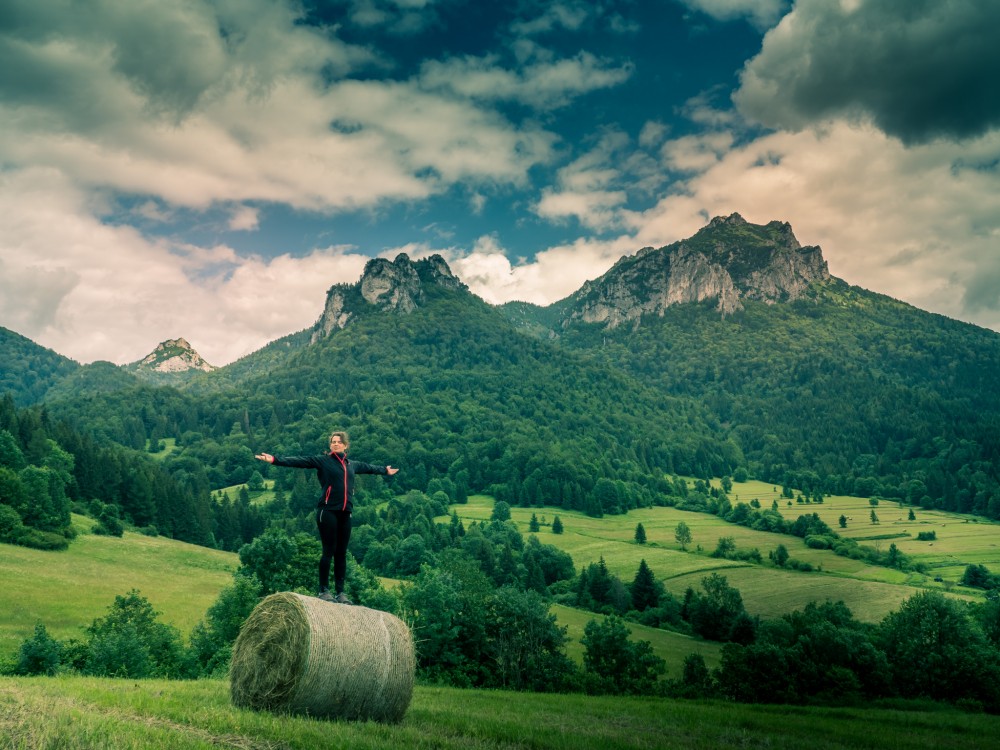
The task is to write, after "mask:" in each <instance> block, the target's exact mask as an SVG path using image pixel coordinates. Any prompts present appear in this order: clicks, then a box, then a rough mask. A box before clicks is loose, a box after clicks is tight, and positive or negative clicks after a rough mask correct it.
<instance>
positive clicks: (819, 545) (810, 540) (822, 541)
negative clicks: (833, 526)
mask: <svg viewBox="0 0 1000 750" xmlns="http://www.w3.org/2000/svg"><path fill="white" fill-rule="evenodd" d="M805 542H806V546H807V547H809V548H810V549H831V548H832V547H833V543H832V540H831V539H830V537H828V536H821V535H819V534H809V535H808V536H806V538H805Z"/></svg>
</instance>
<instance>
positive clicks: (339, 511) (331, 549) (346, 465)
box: [255, 431, 399, 604]
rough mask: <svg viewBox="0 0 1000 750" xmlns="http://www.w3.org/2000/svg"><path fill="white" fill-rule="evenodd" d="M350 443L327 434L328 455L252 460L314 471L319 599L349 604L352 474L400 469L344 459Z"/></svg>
mask: <svg viewBox="0 0 1000 750" xmlns="http://www.w3.org/2000/svg"><path fill="white" fill-rule="evenodd" d="M349 447H350V443H349V442H348V439H347V433H346V432H340V431H337V432H334V433H333V434H331V435H330V452H329V453H327V454H324V455H320V456H272V455H271V454H270V453H260V454H258V455H257V456H255V458H257V459H258V460H260V461H267V463H269V464H274V465H275V466H290V467H292V468H296V469H315V470H316V476H317V477H319V483H320V485H321V486H322V487H323V494H322V495H321V496H320V499H319V503H317V505H316V526H317V527H318V528H319V538H320V541H321V542H322V543H323V556H322V557H320V559H319V598H320V599H323V600H325V601H328V602H340V603H341V604H351V603H352V602H351V600H350V599H348V598H347V596H346V595H345V594H344V579H345V578H346V577H347V543H348V542H349V541H350V540H351V511H352V510H354V504H353V503H352V502H351V497H352V496H353V495H354V475H355V474H382V475H388V476H392V475H393V474H395V473H396V472H397V471H399V469H394V468H393V467H391V466H376V465H373V464H366V463H362V462H361V461H353V460H351V459H349V458H348V457H347V449H348V448H349ZM331 560H332V561H333V581H334V586H335V587H336V588H335V590H336V593H337V595H336V597H334V596H333V595H331V594H330V562H331Z"/></svg>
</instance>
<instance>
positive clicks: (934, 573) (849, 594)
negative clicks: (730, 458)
mask: <svg viewBox="0 0 1000 750" xmlns="http://www.w3.org/2000/svg"><path fill="white" fill-rule="evenodd" d="M730 496H731V497H732V499H733V501H734V502H737V501H743V502H750V500H752V499H754V498H757V499H759V500H760V503H761V506H762V507H765V508H769V507H771V503H772V501H773V500H774V499H776V498H778V500H779V502H778V508H779V510H780V511H781V512H782V515H783V516H785V517H786V518H790V519H795V518H797V517H798V516H800V515H802V514H803V513H813V512H815V513H818V514H819V515H820V517H821V518H823V520H824V521H825V522H826V523H827V524H828V525H829V526H830V527H831V528H833V529H834V530H835V531H837V532H838V533H841V532H843V535H844V536H850V537H852V538H855V539H857V541H858V542H859V543H860V544H863V545H867V546H872V547H881V548H882V549H883V550H884V549H887V548H888V546H889V544H891V543H895V544H896V545H897V546H898V547H899V548H900V550H902V551H903V552H905V553H906V554H908V555H911V556H912V557H913V559H914V560H915V561H918V562H923V563H926V564H927V565H928V566H929V568H930V571H929V573H928V574H921V573H915V572H910V573H904V572H902V571H899V570H895V569H891V568H885V567H881V566H874V565H869V564H867V563H865V562H863V561H859V560H851V559H849V558H846V557H839V556H837V555H835V554H834V553H833V552H832V551H830V550H817V549H811V548H809V547H807V546H806V544H805V542H804V541H803V540H802V539H799V538H798V537H794V536H789V535H785V534H773V533H770V532H762V531H755V530H753V529H749V528H746V527H743V526H737V525H735V524H731V523H727V522H726V521H724V520H722V519H720V518H718V517H716V516H713V515H710V514H707V513H695V512H691V511H683V510H677V509H676V508H661V507H656V508H642V509H639V510H633V511H630V512H629V513H628V514H626V515H623V516H605V517H604V518H591V517H589V516H586V515H584V514H583V513H579V512H575V511H566V510H562V509H559V508H551V507H546V508H520V507H512V508H511V519H512V520H513V521H514V522H515V523H517V525H518V528H519V529H520V530H521V531H522V533H525V534H527V533H529V532H528V523H529V521H530V519H531V515H532V514H533V513H534V514H535V515H536V517H537V518H538V520H539V521H540V522H541V523H542V527H541V529H540V531H539V532H538V537H539V540H540V541H542V542H544V543H546V544H551V545H553V546H555V547H558V548H559V549H561V550H564V551H565V552H567V553H568V554H569V555H570V556H571V557H572V558H573V562H574V563H575V565H576V566H577V569H578V570H579V568H580V567H582V566H585V565H588V564H589V563H591V562H597V561H598V560H599V559H600V558H601V557H603V558H604V561H605V563H606V564H607V566H608V569H609V570H610V571H611V572H612V573H614V574H615V575H617V576H618V577H619V578H621V579H622V580H623V581H624V582H626V583H629V582H631V580H632V578H633V577H634V576H635V572H636V570H637V568H638V566H639V562H640V560H642V559H645V560H646V563H647V564H648V565H649V567H650V568H651V569H652V571H653V573H654V574H655V575H656V577H657V579H659V580H661V581H663V583H664V585H665V587H666V588H667V590H668V591H670V592H671V593H672V594H674V595H676V596H681V595H683V593H684V591H685V590H686V589H687V588H688V587H689V586H692V587H694V588H697V587H698V586H699V584H700V581H701V579H702V578H704V577H705V576H707V575H709V574H710V573H712V572H718V573H720V574H722V575H724V576H726V578H727V579H728V581H729V583H730V584H731V585H733V586H735V587H736V588H738V589H739V590H740V593H741V594H742V595H743V600H744V603H745V605H746V608H747V610H748V611H749V612H750V613H751V614H755V615H760V616H762V617H765V618H774V617H778V616H780V615H782V614H784V613H785V612H789V611H792V610H794V609H801V608H802V607H804V606H805V605H806V604H808V603H809V602H810V601H824V600H826V599H830V600H832V601H838V600H842V601H843V602H844V603H845V604H847V606H848V607H850V608H851V611H852V612H853V613H854V615H855V616H856V617H857V618H858V619H861V620H866V621H870V622H875V621H878V620H881V619H882V618H883V617H885V615H887V614H888V613H889V612H891V611H893V610H896V609H898V608H899V605H900V604H901V603H902V602H903V601H905V600H906V599H907V598H909V597H910V596H912V595H913V594H914V593H916V592H917V591H920V590H925V589H937V590H941V591H944V592H946V593H949V595H951V596H956V597H959V598H964V599H977V598H981V596H982V593H981V592H977V591H976V590H973V589H968V588H965V587H959V586H957V585H956V584H957V583H958V580H959V579H960V578H961V576H962V573H963V572H964V570H965V566H966V565H969V564H971V563H975V564H983V565H986V566H987V567H988V568H990V569H991V570H995V569H997V568H998V567H1000V524H994V523H989V522H986V521H983V520H979V521H978V522H977V521H976V520H974V519H970V518H969V517H965V516H960V515H958V514H954V513H945V512H940V511H923V510H920V509H916V510H915V514H916V521H910V522H908V523H907V524H902V525H901V526H900V527H899V528H898V529H894V527H893V524H896V523H899V517H900V516H901V517H902V518H903V519H904V520H905V519H906V518H907V515H908V512H909V509H908V508H900V507H899V506H898V504H896V503H891V504H890V503H886V502H885V501H883V502H882V503H881V504H880V505H879V506H878V507H877V508H876V509H875V510H876V513H877V514H878V513H879V512H880V511H881V514H880V515H879V520H880V523H878V524H872V523H871V522H870V512H871V506H870V505H869V503H868V500H866V499H862V498H852V497H829V498H826V499H825V501H824V502H823V503H809V504H805V503H802V504H800V503H797V502H795V501H794V500H793V501H792V505H791V506H788V505H787V500H785V501H784V503H783V502H782V501H781V500H782V499H781V498H780V488H779V489H774V488H773V487H772V486H771V485H765V484H764V483H762V482H746V483H741V484H735V485H734V486H733V491H732V493H731V495H730ZM737 496H738V498H739V500H737ZM452 510H454V511H456V512H457V513H458V514H459V517H460V518H462V519H463V520H465V521H466V522H468V521H471V520H486V519H488V518H489V517H490V515H491V513H492V512H493V499H492V498H490V497H488V496H485V495H474V496H472V497H470V498H469V502H468V504H465V505H454V506H452ZM557 514H558V515H559V518H560V520H561V521H562V524H563V527H564V531H563V533H562V534H553V533H552V531H551V523H552V519H553V518H554V517H555V515H557ZM842 514H843V515H845V516H846V517H847V518H848V519H851V518H854V519H855V520H854V521H851V520H848V527H847V529H841V528H840V526H839V524H838V519H839V517H840V516H841V515H842ZM883 518H884V520H883ZM442 520H443V519H442ZM862 520H863V521H864V523H861V521H862ZM681 521H683V522H684V523H686V524H687V525H688V527H689V528H690V529H691V536H692V541H691V544H690V545H688V547H687V550H686V551H685V550H682V549H681V548H680V545H679V544H678V543H677V541H676V539H675V538H674V530H675V529H676V527H677V524H678V523H680V522H681ZM639 523H642V525H643V528H644V529H645V532H646V540H647V541H646V544H642V545H640V544H636V542H635V528H636V525H637V524H639ZM903 526H905V529H904V528H903ZM852 527H853V528H852ZM919 531H934V532H935V533H936V536H937V540H935V541H934V542H923V541H918V540H917V533H918V532H919ZM848 532H850V533H848ZM904 532H905V533H904ZM887 534H893V535H894V537H893V538H892V539H884V538H879V539H872V538H871V537H873V536H877V537H882V536H884V535H887ZM896 534H898V535H899V536H895V535H896ZM723 536H729V537H733V539H734V540H735V542H736V546H737V549H740V550H750V549H754V548H756V549H758V550H759V551H760V553H761V555H762V556H763V557H764V559H765V561H766V559H767V555H768V553H769V552H770V551H772V550H773V549H775V548H776V547H777V546H778V545H779V544H783V545H785V547H786V548H787V549H788V551H789V553H790V555H791V556H792V557H793V558H795V559H799V560H803V561H805V562H809V563H811V564H812V565H813V566H814V567H816V568H817V570H816V571H813V572H810V573H804V572H798V571H794V570H785V569H780V568H775V567H773V566H769V565H754V564H749V563H745V562H739V561H734V560H725V559H717V558H713V557H711V556H710V553H711V552H712V551H713V550H714V549H715V547H716V544H717V543H718V540H719V538H720V537H723ZM935 577H941V578H942V580H941V581H935V580H934V578H935Z"/></svg>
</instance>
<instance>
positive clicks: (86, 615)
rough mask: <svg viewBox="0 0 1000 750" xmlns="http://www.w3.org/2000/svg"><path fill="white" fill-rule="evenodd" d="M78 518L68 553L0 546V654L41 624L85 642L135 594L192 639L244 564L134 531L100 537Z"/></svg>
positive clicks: (10, 650) (227, 554)
mask: <svg viewBox="0 0 1000 750" xmlns="http://www.w3.org/2000/svg"><path fill="white" fill-rule="evenodd" d="M73 520H74V525H75V526H76V528H77V530H78V531H79V532H80V535H79V536H78V537H77V538H76V540H74V542H73V543H72V544H71V545H70V547H69V549H68V550H66V551H63V552H47V551H41V550H34V549H27V548H24V547H15V546H12V545H8V544H0V580H2V581H3V586H0V655H4V656H6V655H9V654H11V653H14V652H15V651H16V650H17V648H18V646H19V645H20V643H21V642H22V641H23V640H24V639H25V638H27V637H28V636H30V635H31V633H32V630H33V629H34V627H35V625H36V624H37V623H39V622H40V623H42V624H44V625H45V627H46V628H47V629H48V630H49V632H50V633H51V634H52V636H53V637H56V638H60V639H65V638H80V637H81V636H82V631H81V629H82V628H84V627H86V626H88V625H90V624H91V622H92V621H93V620H94V618H97V617H102V616H104V615H105V613H106V610H107V608H108V606H109V605H110V604H111V603H112V602H113V601H114V599H115V597H116V596H118V595H121V594H125V593H127V592H128V591H130V590H132V589H138V590H139V592H140V593H141V594H142V595H143V596H144V597H145V598H146V599H148V600H149V602H150V603H151V604H152V605H153V607H154V609H156V610H157V611H159V612H160V613H161V614H162V620H163V621H164V622H166V623H168V624H170V625H174V626H175V627H177V628H178V629H179V630H180V632H181V634H182V635H183V636H184V637H185V638H186V637H187V635H188V634H189V633H190V631H191V628H192V627H194V625H195V623H197V622H198V621H199V620H201V619H202V618H203V617H204V616H205V612H206V610H207V609H208V608H209V606H211V604H212V602H214V601H215V599H216V597H217V596H218V595H219V592H220V591H221V590H222V588H223V587H225V586H227V585H229V583H231V581H232V571H233V570H235V569H236V567H237V566H238V565H239V560H238V559H237V558H236V555H234V554H232V553H230V552H220V551H217V550H211V549H207V548H205V547H199V546H197V545H193V544H186V543H184V542H178V541H174V540H172V539H166V538H164V537H147V536H143V535H141V534H135V533H132V532H125V535H124V537H122V538H117V537H110V536H95V535H93V534H90V533H89V529H90V528H91V526H92V525H93V521H91V520H90V519H87V518H84V517H83V516H74V519H73Z"/></svg>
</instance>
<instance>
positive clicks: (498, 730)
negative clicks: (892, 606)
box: [0, 677, 1000, 750]
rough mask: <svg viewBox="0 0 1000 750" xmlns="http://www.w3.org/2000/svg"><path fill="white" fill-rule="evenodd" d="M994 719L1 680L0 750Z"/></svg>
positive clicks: (945, 735) (967, 733)
mask: <svg viewBox="0 0 1000 750" xmlns="http://www.w3.org/2000/svg"><path fill="white" fill-rule="evenodd" d="M998 735H1000V717H997V716H988V715H983V714H972V713H961V712H958V711H954V710H945V709H936V708H927V709H925V710H920V708H919V707H914V706H910V707H908V708H906V709H901V708H899V707H896V708H892V707H886V708H873V707H866V708H818V707H789V706H751V705H741V704H732V703H716V702H704V701H680V700H669V699H664V698H638V697H620V696H601V697H588V696H583V695H552V694H537V693H512V692H503V691H489V690H460V689H457V688H442V687H428V686H417V687H416V688H415V689H414V693H413V699H412V701H411V703H410V708H409V711H408V712H407V714H406V716H405V717H404V718H403V721H401V722H400V723H399V724H391V725H386V724H377V723H374V722H338V721H319V720H314V719H310V718H305V717H292V716H279V715H274V714H270V713H263V712H261V713H257V712H252V711H247V710H242V709H237V708H234V707H233V706H232V704H231V703H230V700H229V690H228V685H227V683H226V682H224V681H219V680H198V681H194V682H179V681H178V682H167V681H160V680H139V681H136V680H108V679H97V678H84V677H55V678H44V677H42V678H38V677H36V678H4V679H2V680H0V750H28V749H29V748H30V749H31V750H34V749H35V748H88V750H147V748H153V747H155V748H158V749H160V750H208V749H209V748H218V747H232V748H251V749H253V750H264V749H265V748H287V749H289V750H294V749H298V748H301V749H302V750H313V749H314V748H319V747H323V748H345V749H346V748H351V749H352V750H381V749H382V748H391V749H393V750H395V749H396V748H417V749H422V748H427V749H428V750H429V749H430V748H436V749H440V750H501V749H502V750H520V749H521V748H524V749H525V750H527V749H528V748H531V749H532V750H548V749H549V748H551V749H552V750H619V749H621V750H654V749H655V750H728V749H730V748H733V749H736V748H742V749H747V748H761V749H765V748H766V749H767V750H801V748H805V747H808V748H810V750H847V749H848V748H852V749H855V750H887V749H889V750H918V749H919V750H926V749H927V748H934V749H935V750H981V749H982V748H986V747H993V746H995V742H996V737H997V736H998Z"/></svg>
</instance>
